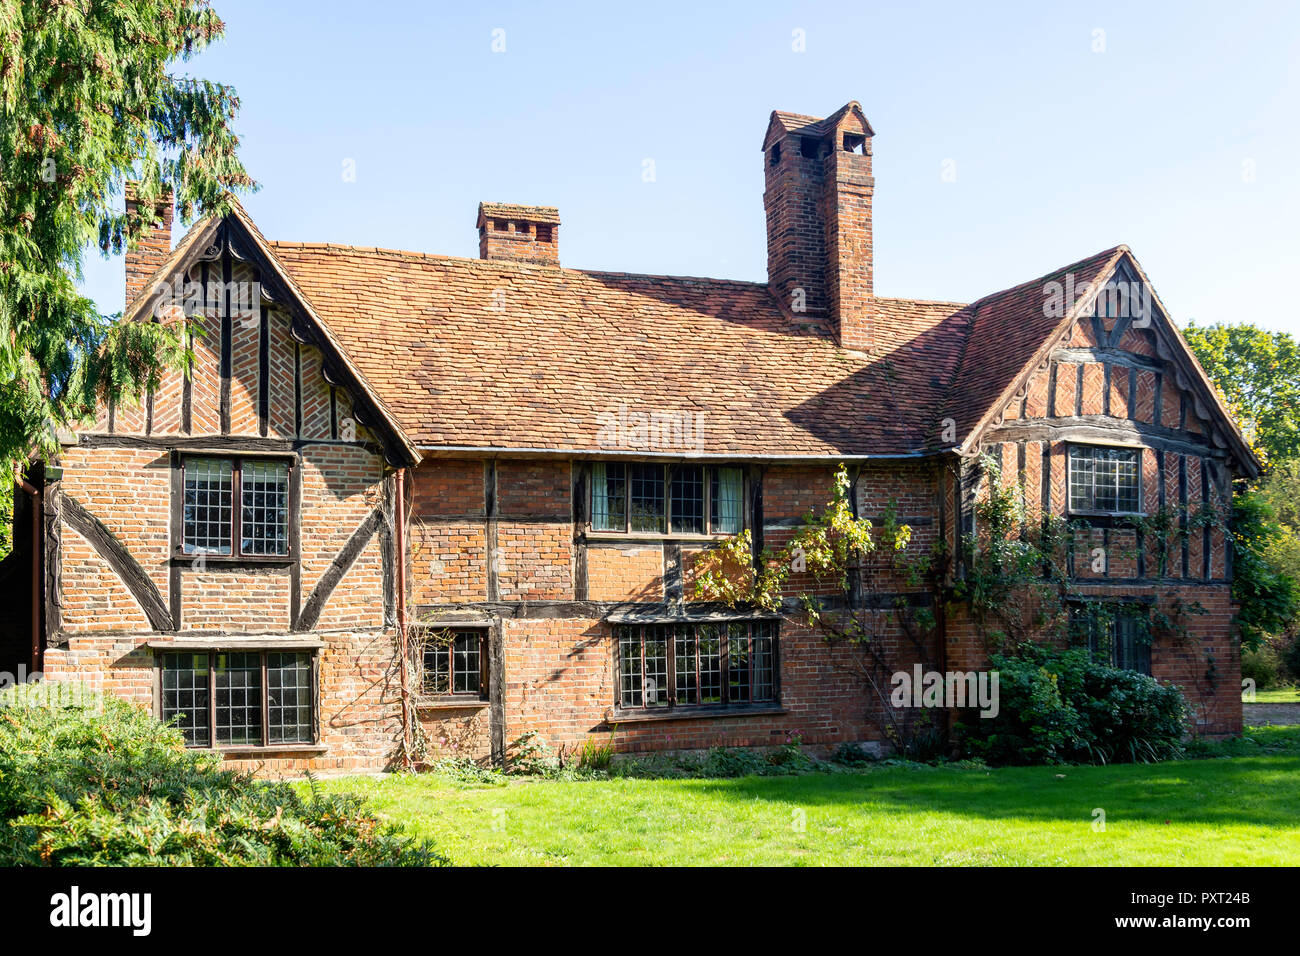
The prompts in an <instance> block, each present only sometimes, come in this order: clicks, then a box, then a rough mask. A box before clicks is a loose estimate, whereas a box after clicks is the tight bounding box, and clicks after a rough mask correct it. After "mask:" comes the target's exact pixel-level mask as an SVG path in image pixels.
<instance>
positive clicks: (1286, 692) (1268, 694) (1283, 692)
mask: <svg viewBox="0 0 1300 956" xmlns="http://www.w3.org/2000/svg"><path fill="white" fill-rule="evenodd" d="M1242 699H1243V700H1245V698H1244V697H1243V698H1242ZM1253 703H1256V704H1300V688H1296V687H1279V688H1276V689H1274V690H1257V691H1255V700H1254V701H1253Z"/></svg>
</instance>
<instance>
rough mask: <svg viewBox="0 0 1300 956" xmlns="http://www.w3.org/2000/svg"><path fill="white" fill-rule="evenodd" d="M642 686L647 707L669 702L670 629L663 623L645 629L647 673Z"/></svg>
mask: <svg viewBox="0 0 1300 956" xmlns="http://www.w3.org/2000/svg"><path fill="white" fill-rule="evenodd" d="M641 688H642V700H643V701H644V704H645V706H646V707H663V706H665V705H667V704H668V629H667V627H665V626H663V625H655V626H653V627H647V628H646V629H645V675H644V677H643V679H642V681H641Z"/></svg>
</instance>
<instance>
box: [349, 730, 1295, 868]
mask: <svg viewBox="0 0 1300 956" xmlns="http://www.w3.org/2000/svg"><path fill="white" fill-rule="evenodd" d="M1218 749H1219V752H1221V753H1233V754H1237V755H1236V756H1232V757H1215V758H1211V759H1200V760H1182V761H1174V762H1169V763H1164V764H1155V765H1138V766H1133V765H1123V766H1112V767H1025V768H1021V767H1017V768H1002V769H993V770H990V769H983V768H978V769H971V768H961V767H944V766H940V767H930V766H921V765H903V766H887V767H872V768H870V769H867V770H864V771H861V772H851V773H849V772H842V773H812V774H806V775H803V776H797V777H743V778H739V779H628V778H614V779H608V780H594V781H555V780H538V779H526V778H525V779H513V778H512V779H510V780H509V781H508V782H506V783H498V784H486V785H484V784H465V783H461V782H458V781H456V780H454V779H451V778H448V777H441V776H435V775H421V776H414V777H406V776H386V777H382V778H367V777H353V778H343V779H336V780H331V781H328V782H327V783H326V784H325V786H326V787H327V788H328V789H330V790H345V791H351V792H355V793H361V794H364V795H366V796H368V797H370V798H371V799H372V801H373V806H374V808H375V809H376V810H377V811H378V812H380V813H381V814H383V815H385V816H388V817H391V818H393V819H396V820H400V821H402V822H403V823H405V824H406V825H407V826H408V827H409V829H410V830H411V831H412V832H414V833H416V834H418V835H420V836H424V837H430V838H432V840H433V841H434V842H435V843H436V845H437V848H438V849H439V850H440V851H441V852H443V853H445V854H447V855H448V856H450V857H451V859H452V860H453V861H454V862H456V863H460V864H507V865H538V864H541V865H574V864H577V865H581V864H587V865H616V864H633V865H672V864H681V865H692V864H720V865H735V866H739V865H755V864H757V865H764V864H803V865H816V864H848V865H859V864H881V865H907V864H922V865H925V864H940V865H948V864H952V865H971V864H974V865H981V864H1011V865H1023V864H1098V865H1118V866H1142V865H1152V864H1169V865H1179V866H1181V865H1188V866H1190V865H1214V864H1225V865H1226V864H1236V865H1270V864H1291V865H1295V864H1300V728H1296V727H1273V728H1259V729H1255V730H1252V731H1250V732H1249V738H1248V739H1247V740H1245V741H1238V742H1234V743H1233V744H1230V745H1228V746H1225V747H1221V748H1218ZM1094 808H1101V809H1103V810H1104V811H1105V814H1106V816H1105V831H1104V832H1101V831H1100V830H1097V829H1094V827H1093V819H1094V818H1093V811H1094ZM801 825H802V827H801Z"/></svg>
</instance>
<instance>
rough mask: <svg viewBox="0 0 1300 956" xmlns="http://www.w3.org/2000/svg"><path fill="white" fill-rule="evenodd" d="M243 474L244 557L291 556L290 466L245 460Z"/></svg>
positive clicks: (273, 462) (284, 463)
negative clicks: (253, 555) (257, 555)
mask: <svg viewBox="0 0 1300 956" xmlns="http://www.w3.org/2000/svg"><path fill="white" fill-rule="evenodd" d="M242 471H243V481H242V486H243V487H242V494H241V499H240V500H241V503H242V507H243V515H242V522H243V523H242V527H241V530H242V535H241V537H242V538H243V541H242V545H241V546H242V548H243V551H244V554H288V553H289V465H288V464H287V463H286V462H276V461H246V462H244V466H243V469H242Z"/></svg>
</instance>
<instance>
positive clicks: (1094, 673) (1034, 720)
mask: <svg viewBox="0 0 1300 956" xmlns="http://www.w3.org/2000/svg"><path fill="white" fill-rule="evenodd" d="M990 663H991V665H992V667H993V668H994V669H996V670H997V671H998V672H999V687H998V692H999V711H998V715H997V716H996V717H992V718H982V717H979V716H978V714H976V713H974V712H969V713H968V714H965V715H963V719H962V720H961V722H960V724H959V725H958V731H959V737H960V740H961V743H962V746H963V748H964V750H965V752H966V754H968V755H970V756H974V757H979V758H982V759H984V760H987V761H988V762H989V763H993V764H1037V763H1047V764H1056V763H1073V762H1082V763H1112V762H1143V763H1145V762H1149V761H1156V760H1164V759H1167V758H1169V757H1174V756H1177V755H1178V754H1179V753H1181V741H1182V738H1183V735H1184V733H1185V729H1186V716H1187V705H1186V703H1185V702H1184V701H1183V697H1182V695H1181V694H1180V693H1179V692H1178V690H1177V688H1174V687H1168V686H1165V685H1162V684H1160V683H1159V682H1158V681H1156V680H1155V679H1154V678H1151V677H1147V676H1146V675H1144V674H1139V673H1137V672H1136V671H1128V670H1120V669H1118V668H1115V667H1110V666H1107V665H1105V664H1100V663H1097V662H1095V661H1092V660H1091V659H1090V658H1089V656H1088V653H1087V651H1084V650H1071V651H1056V650H1053V649H1050V648H1045V647H1042V646H1038V645H1026V646H1024V647H1022V648H1021V649H1020V650H1019V651H1018V652H1016V653H1014V654H995V655H993V657H992V658H991V659H990Z"/></svg>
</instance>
